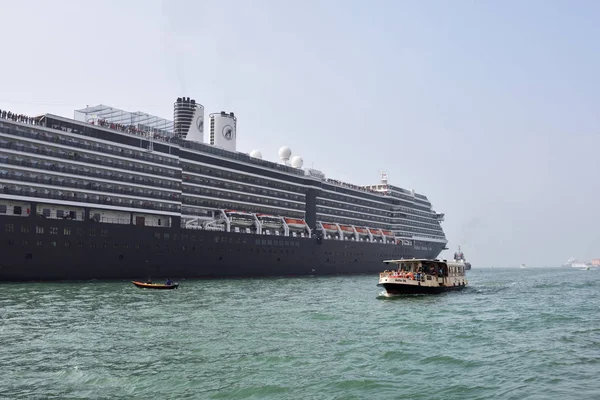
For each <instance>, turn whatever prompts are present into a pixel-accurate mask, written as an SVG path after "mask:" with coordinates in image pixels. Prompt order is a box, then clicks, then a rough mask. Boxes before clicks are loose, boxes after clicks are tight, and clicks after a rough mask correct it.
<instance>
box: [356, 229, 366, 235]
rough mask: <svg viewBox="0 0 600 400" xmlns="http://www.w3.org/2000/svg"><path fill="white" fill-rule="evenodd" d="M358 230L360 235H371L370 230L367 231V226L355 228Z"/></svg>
mask: <svg viewBox="0 0 600 400" xmlns="http://www.w3.org/2000/svg"><path fill="white" fill-rule="evenodd" d="M355 229H356V232H358V234H359V235H360V236H369V232H368V231H367V228H355Z"/></svg>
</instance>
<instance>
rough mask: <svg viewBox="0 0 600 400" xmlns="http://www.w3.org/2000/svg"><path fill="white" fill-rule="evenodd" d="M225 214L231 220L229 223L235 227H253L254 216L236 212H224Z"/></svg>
mask: <svg viewBox="0 0 600 400" xmlns="http://www.w3.org/2000/svg"><path fill="white" fill-rule="evenodd" d="M225 214H227V217H228V218H229V219H230V220H231V223H232V224H233V225H236V226H252V225H254V222H255V220H254V214H252V213H248V212H244V211H236V210H225Z"/></svg>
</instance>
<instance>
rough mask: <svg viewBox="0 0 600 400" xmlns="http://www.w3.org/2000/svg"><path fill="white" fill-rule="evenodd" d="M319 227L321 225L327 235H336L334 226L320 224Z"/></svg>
mask: <svg viewBox="0 0 600 400" xmlns="http://www.w3.org/2000/svg"><path fill="white" fill-rule="evenodd" d="M321 225H323V229H325V231H326V232H329V233H337V232H338V227H337V226H336V225H334V224H325V223H322V224H321Z"/></svg>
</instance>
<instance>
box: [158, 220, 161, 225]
mask: <svg viewBox="0 0 600 400" xmlns="http://www.w3.org/2000/svg"><path fill="white" fill-rule="evenodd" d="M160 225H161V221H160V218H159V219H158V226H160Z"/></svg>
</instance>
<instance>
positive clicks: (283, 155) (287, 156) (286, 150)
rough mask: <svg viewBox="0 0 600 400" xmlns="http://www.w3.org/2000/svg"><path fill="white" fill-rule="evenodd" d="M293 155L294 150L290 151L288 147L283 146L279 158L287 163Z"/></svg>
mask: <svg viewBox="0 0 600 400" xmlns="http://www.w3.org/2000/svg"><path fill="white" fill-rule="evenodd" d="M291 155H292V149H290V148H289V147H287V146H283V147H282V148H280V149H279V158H281V159H282V160H283V161H287V160H289V159H290V157H291Z"/></svg>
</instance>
